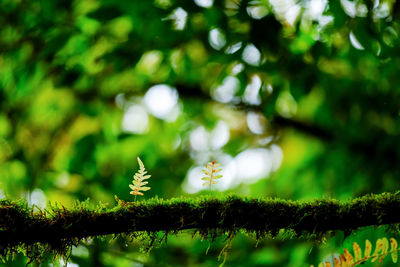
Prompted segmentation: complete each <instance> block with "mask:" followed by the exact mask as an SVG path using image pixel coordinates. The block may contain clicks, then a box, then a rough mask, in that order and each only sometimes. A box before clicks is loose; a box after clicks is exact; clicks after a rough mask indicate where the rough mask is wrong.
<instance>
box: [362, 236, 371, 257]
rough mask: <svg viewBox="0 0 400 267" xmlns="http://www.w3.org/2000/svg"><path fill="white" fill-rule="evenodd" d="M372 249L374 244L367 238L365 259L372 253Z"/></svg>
mask: <svg viewBox="0 0 400 267" xmlns="http://www.w3.org/2000/svg"><path fill="white" fill-rule="evenodd" d="M371 251H372V244H371V242H370V241H369V240H368V239H366V240H365V251H364V259H368V258H369V256H370V255H371Z"/></svg>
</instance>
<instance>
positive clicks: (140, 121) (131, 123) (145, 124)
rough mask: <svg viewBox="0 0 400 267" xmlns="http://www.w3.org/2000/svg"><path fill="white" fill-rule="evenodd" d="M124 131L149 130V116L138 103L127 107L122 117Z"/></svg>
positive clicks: (141, 131) (138, 131) (138, 132)
mask: <svg viewBox="0 0 400 267" xmlns="http://www.w3.org/2000/svg"><path fill="white" fill-rule="evenodd" d="M122 130H123V131H124V132H130V133H137V134H143V133H145V132H147V131H148V130H149V116H148V114H147V111H146V109H145V108H144V107H142V106H141V105H138V104H134V105H131V106H130V107H129V108H127V109H126V111H125V113H124V116H123V118H122Z"/></svg>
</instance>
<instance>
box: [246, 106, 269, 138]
mask: <svg viewBox="0 0 400 267" xmlns="http://www.w3.org/2000/svg"><path fill="white" fill-rule="evenodd" d="M246 122H247V127H248V128H249V130H250V131H251V132H252V133H254V134H263V133H265V130H266V128H267V120H266V119H265V117H264V116H263V115H261V114H259V113H256V112H252V111H250V112H248V113H247V116H246Z"/></svg>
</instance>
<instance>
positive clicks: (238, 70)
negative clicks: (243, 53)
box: [232, 63, 244, 75]
mask: <svg viewBox="0 0 400 267" xmlns="http://www.w3.org/2000/svg"><path fill="white" fill-rule="evenodd" d="M243 70H244V65H243V64H242V63H238V64H235V66H234V67H233V68H232V75H237V74H239V73H241V72H242V71H243Z"/></svg>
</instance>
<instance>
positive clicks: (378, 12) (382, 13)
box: [373, 0, 390, 20]
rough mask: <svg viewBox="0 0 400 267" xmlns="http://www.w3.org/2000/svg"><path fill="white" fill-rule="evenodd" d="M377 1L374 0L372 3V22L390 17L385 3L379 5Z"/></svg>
mask: <svg viewBox="0 0 400 267" xmlns="http://www.w3.org/2000/svg"><path fill="white" fill-rule="evenodd" d="M379 2H380V1H379V0H376V1H375V3H374V9H373V18H374V20H378V19H383V18H386V17H388V16H389V15H390V9H389V5H388V3H387V2H383V3H379Z"/></svg>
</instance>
